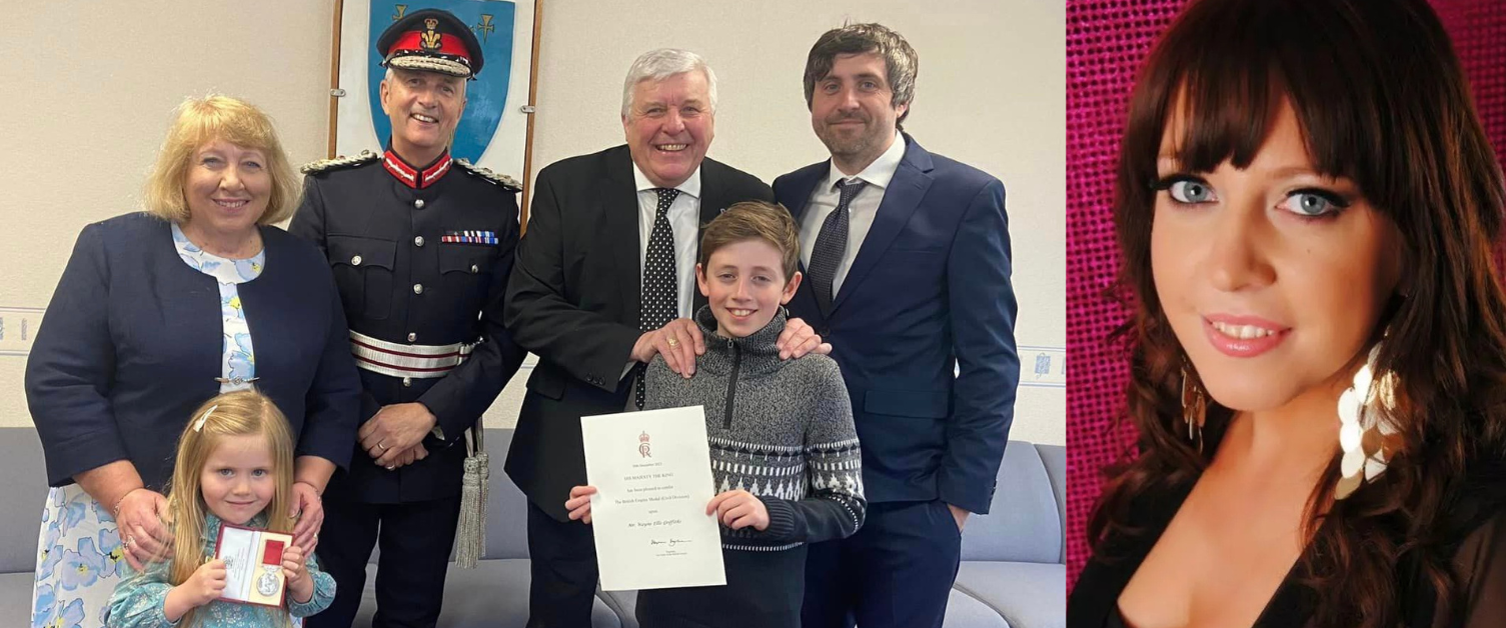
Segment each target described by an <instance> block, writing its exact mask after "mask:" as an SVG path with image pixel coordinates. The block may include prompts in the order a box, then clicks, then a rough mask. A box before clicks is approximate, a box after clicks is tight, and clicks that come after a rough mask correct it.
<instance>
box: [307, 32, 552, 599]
mask: <svg viewBox="0 0 1506 628" xmlns="http://www.w3.org/2000/svg"><path fill="white" fill-rule="evenodd" d="M455 24H459V22H458V20H454V18H453V16H449V14H447V13H443V12H441V11H420V12H416V13H414V14H410V16H409V18H407V19H405V20H402V21H399V22H397V23H394V24H393V26H392V27H391V28H389V29H388V33H387V34H384V35H383V37H382V39H381V41H380V42H379V44H378V46H379V47H380V48H381V49H382V50H384V51H389V49H390V51H389V52H387V53H386V56H387V61H386V63H387V64H389V65H393V66H396V67H403V68H406V69H418V70H423V71H432V72H443V73H449V74H455V75H460V76H468V75H469V73H470V72H471V71H472V69H471V68H475V69H479V66H480V58H479V50H477V49H476V46H475V45H474V38H473V37H471V38H470V39H469V41H468V42H467V41H464V40H465V39H466V38H467V37H469V35H470V33H469V30H468V29H464V27H463V25H461V26H459V27H458V30H459V31H463V32H456V29H454V28H451V27H453V26H454V25H455ZM447 28H450V30H449V31H447V30H446V29H447ZM414 29H417V32H418V33H419V35H414V32H415V31H414ZM436 29H437V30H436ZM435 32H439V33H441V34H444V35H446V36H444V37H440V36H431V35H432V34H433V33H435ZM451 32H454V33H455V34H454V36H453V37H451V36H449V35H448V34H449V33H451ZM457 39H458V40H462V41H459V42H458V43H457V41H456V40H457ZM393 42H397V43H396V44H394V43H393ZM404 42H406V43H404ZM420 42H423V43H420ZM394 45H395V46H396V47H393V46H394ZM405 45H407V46H409V47H410V48H412V47H414V46H420V45H430V46H431V47H432V48H433V51H434V54H433V55H426V54H424V51H423V50H420V49H417V48H413V49H411V50H410V49H401V48H402V47H403V46H405ZM467 47H469V49H470V50H471V51H475V54H474V55H472V56H470V57H467V56H465V55H466V52H467V50H466V48H467ZM400 49H401V50H400ZM395 59H396V60H395ZM410 64H417V65H410ZM462 72H464V74H462ZM303 171H304V173H305V174H307V177H306V179H305V188H304V198H303V204H302V206H301V207H300V209H299V211H298V213H297V214H296V215H295V216H294V218H293V221H292V224H291V225H290V226H289V229H288V230H289V231H291V232H293V233H294V234H296V235H299V236H302V237H304V238H307V239H309V240H311V241H313V242H314V243H316V244H317V245H318V246H319V247H320V248H321V249H322V250H323V251H324V253H325V257H326V258H327V259H328V260H329V264H330V266H331V269H332V270H333V272H334V276H335V283H336V285H337V287H338V289H339V293H340V299H341V301H342V302H343V304H344V308H345V315H346V319H347V322H348V324H349V326H350V348H351V353H352V354H353V355H354V356H355V360H356V365H357V366H358V367H359V368H360V374H361V381H362V384H363V394H362V401H361V414H360V418H361V421H362V422H365V421H368V420H370V419H371V418H372V416H373V415H375V414H376V413H377V411H378V410H380V409H381V408H382V407H383V406H388V405H394V404H402V403H412V402H417V403H421V404H423V405H424V406H425V407H427V408H428V410H429V411H430V412H431V413H433V415H434V416H435V417H436V419H437V422H436V424H435V427H434V430H433V431H432V433H431V434H430V435H428V436H426V437H425V438H424V441H423V445H424V447H425V448H427V449H428V451H429V456H428V457H427V458H425V459H423V460H419V461H416V462H414V463H413V464H411V465H407V466H403V467H398V468H396V469H387V468H383V467H382V466H379V465H377V464H376V462H375V460H374V459H372V458H371V456H370V455H369V454H368V453H367V452H366V451H365V450H363V449H362V448H361V446H360V444H359V443H357V445H356V452H355V453H354V455H353V457H352V462H351V464H350V470H349V471H348V472H346V471H337V472H336V473H335V475H334V477H333V478H332V479H331V480H330V483H329V487H328V489H327V490H326V491H325V494H324V508H325V520H324V527H323V529H322V532H323V534H322V536H321V539H322V540H321V541H320V543H319V547H318V548H317V552H318V555H319V558H320V560H321V561H322V562H323V563H324V564H325V566H326V568H327V569H328V571H329V572H330V573H331V574H332V575H334V577H335V580H336V582H337V583H338V585H339V586H338V588H337V595H336V599H335V602H334V604H332V605H331V606H330V608H329V609H328V610H326V611H324V612H323V613H320V614H319V615H317V616H315V617H312V618H310V620H309V622H308V625H309V626H310V627H311V628H318V627H322V626H331V627H333V626H338V627H340V628H346V627H348V626H350V625H351V622H352V621H353V619H354V618H355V615H356V613H357V611H358V609H359V606H360V603H361V596H362V590H363V589H364V585H365V579H366V571H365V567H366V564H367V562H368V560H369V559H370V556H371V551H372V547H373V545H374V544H375V543H376V542H377V540H378V536H379V535H380V541H381V556H380V562H379V563H378V565H377V568H378V572H379V576H378V578H377V583H376V598H377V611H376V616H375V617H374V618H373V625H375V626H433V625H434V624H435V622H437V620H438V617H439V611H440V607H441V599H442V596H443V593H444V577H445V571H446V568H447V567H448V559H449V555H450V550H451V547H452V545H453V543H454V540H455V527H456V523H457V519H458V517H459V512H460V503H461V497H460V495H461V478H462V474H463V465H464V462H465V458H466V445H465V435H464V434H465V431H466V430H467V428H470V427H472V426H473V425H479V423H478V422H479V420H480V417H481V414H482V413H483V412H484V411H485V410H486V409H487V408H488V407H489V406H490V405H491V403H492V402H493V401H494V400H495V399H496V397H497V394H498V393H500V392H501V390H502V387H503V386H504V385H505V384H506V383H507V381H508V380H509V379H511V378H512V375H513V374H514V373H515V372H516V371H517V369H518V366H519V365H520V364H521V363H522V361H523V357H524V355H525V353H524V352H523V351H522V350H521V349H519V348H518V346H517V345H515V344H514V343H513V341H512V339H511V337H510V336H509V335H508V333H507V331H506V330H505V329H504V328H503V326H502V304H503V296H504V293H505V291H506V286H507V280H508V276H509V274H510V272H511V269H512V262H513V253H514V248H515V247H516V245H517V242H518V204H517V198H516V193H517V192H518V191H519V189H520V186H519V185H518V184H517V182H516V181H514V180H512V179H511V178H508V177H505V176H501V175H496V174H493V173H491V172H490V171H488V170H485V169H481V168H477V167H475V166H473V165H471V164H469V163H468V162H466V161H465V160H456V159H452V158H451V156H450V154H449V153H448V151H446V152H445V153H444V154H443V155H441V156H440V157H439V158H438V159H437V160H435V161H434V162H433V163H430V164H421V165H415V164H409V163H407V162H405V161H404V160H403V159H402V158H401V157H399V156H398V155H397V153H396V152H394V151H393V150H391V149H390V148H389V149H388V150H387V151H385V152H384V153H382V154H375V153H372V152H369V151H367V152H363V153H362V154H361V155H360V156H357V157H353V158H340V159H331V160H325V161H321V162H315V163H313V164H310V165H308V166H305V167H304V169H303ZM482 507H483V508H484V504H483V505H482Z"/></svg>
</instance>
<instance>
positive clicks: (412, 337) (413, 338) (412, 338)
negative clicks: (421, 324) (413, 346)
mask: <svg viewBox="0 0 1506 628" xmlns="http://www.w3.org/2000/svg"><path fill="white" fill-rule="evenodd" d="M416 340H418V334H415V333H413V332H411V331H410V332H408V342H414V341H416Z"/></svg>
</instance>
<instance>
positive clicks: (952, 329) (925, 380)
mask: <svg viewBox="0 0 1506 628" xmlns="http://www.w3.org/2000/svg"><path fill="white" fill-rule="evenodd" d="M903 137H904V141H905V143H906V147H905V155H904V158H903V159H902V160H901V161H900V164H899V169H898V170H897V171H896V172H895V173H894V179H893V180H891V181H890V183H889V187H888V189H886V190H885V192H884V199H883V202H882V203H880V205H879V208H878V213H877V215H876V216H875V218H874V221H873V226H872V228H871V229H870V230H869V232H868V235H867V237H866V238H865V239H864V241H863V244H862V247H861V248H859V249H858V254H857V258H856V259H855V260H854V261H853V264H852V269H851V270H850V271H849V272H848V274H847V278H846V279H845V280H844V281H843V282H842V288H841V291H840V292H838V293H837V294H836V295H835V296H834V298H833V304H832V310H831V312H830V316H829V317H824V316H822V314H821V310H820V308H819V307H817V305H816V298H815V295H814V293H813V292H812V291H811V287H810V283H809V282H806V283H803V284H801V286H800V289H799V291H798V292H796V293H795V297H794V298H793V299H792V300H791V301H790V304H789V309H790V312H791V315H792V316H795V317H799V318H802V319H805V321H806V322H807V323H809V324H810V325H811V326H812V327H814V328H815V329H816V331H817V332H818V333H820V334H821V337H822V338H823V339H824V340H825V341H827V342H830V343H831V345H832V357H834V358H836V360H837V364H839V365H841V367H842V376H843V378H844V379H845V380H846V381H847V390H848V392H849V393H850V394H851V395H852V410H853V419H854V422H855V423H856V425H857V430H858V437H859V439H860V440H861V441H862V444H863V482H864V484H865V485H866V486H865V492H866V495H867V497H868V499H869V501H872V502H886V501H911V500H931V499H937V498H940V499H941V500H942V501H944V502H946V503H948V504H952V505H954V506H957V507H960V508H963V509H965V510H967V511H969V512H975V513H986V512H988V506H989V502H990V500H991V499H992V496H993V489H994V483H995V477H996V475H997V473H998V471H999V464H1000V462H1001V461H1002V459H1003V457H1004V445H1005V443H1006V442H1007V441H1008V440H1009V425H1010V422H1011V421H1012V420H1013V418H1014V400H1015V387H1016V385H1017V384H1018V383H1019V376H1020V360H1019V356H1018V354H1017V353H1016V351H1015V342H1014V323H1015V314H1016V311H1017V306H1016V303H1015V297H1014V289H1013V287H1012V286H1011V285H1010V280H1009V275H1010V247H1009V221H1008V217H1007V216H1006V215H1005V213H1004V184H1002V183H1000V182H999V180H998V179H995V178H993V177H991V176H989V175H988V174H986V173H984V172H982V171H980V170H978V169H976V168H973V167H971V166H967V165H965V164H961V163H958V162H956V161H953V160H951V159H948V158H946V157H943V156H941V155H933V154H931V153H929V152H926V150H925V149H924V148H921V147H920V145H919V144H917V143H915V140H914V139H912V138H911V137H910V136H909V135H904V136H903ZM830 167H831V166H830V162H829V161H823V162H821V163H818V164H812V165H810V166H806V167H804V168H801V169H799V170H796V171H794V172H791V173H789V174H786V175H784V176H782V177H779V178H778V179H775V180H774V195H775V197H777V198H778V199H779V201H780V202H781V203H782V204H784V206H785V207H788V208H789V209H790V212H791V213H792V214H794V216H795V222H796V224H799V223H800V221H801V219H802V216H803V214H804V213H805V209H806V207H807V205H809V203H810V198H811V193H812V192H813V191H814V190H815V187H816V185H817V184H818V183H820V182H821V181H822V180H823V179H825V177H826V176H827V174H828V173H829V172H830ZM802 244H803V245H804V246H812V245H814V244H815V243H814V242H804V243H802Z"/></svg>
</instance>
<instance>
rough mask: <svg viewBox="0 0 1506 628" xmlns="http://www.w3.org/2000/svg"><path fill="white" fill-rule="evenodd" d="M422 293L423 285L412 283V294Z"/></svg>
mask: <svg viewBox="0 0 1506 628" xmlns="http://www.w3.org/2000/svg"><path fill="white" fill-rule="evenodd" d="M423 293H424V285H423V284H421V283H416V284H413V294H423Z"/></svg>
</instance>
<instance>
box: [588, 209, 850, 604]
mask: <svg viewBox="0 0 1506 628" xmlns="http://www.w3.org/2000/svg"><path fill="white" fill-rule="evenodd" d="M799 260H800V241H799V230H798V229H797V228H796V226H795V221H794V220H793V219H791V218H790V214H789V212H788V211H786V210H785V209H784V208H783V207H779V206H776V205H772V204H769V203H764V202H745V203H737V204H735V205H733V206H731V207H729V208H727V210H726V211H725V212H723V213H722V214H721V215H720V216H718V217H717V218H716V219H715V220H713V221H711V224H710V225H708V226H707V227H706V231H705V234H704V235H703V236H702V238H701V253H700V263H698V264H696V283H697V285H699V287H700V290H701V294H703V295H705V296H706V297H707V299H708V301H709V302H708V304H707V305H706V306H705V307H702V308H701V309H700V311H698V312H696V314H695V321H696V323H697V324H698V325H700V327H701V333H702V334H703V335H704V336H705V338H706V353H705V354H704V355H702V356H700V357H699V358H697V359H696V370H695V376H694V377H691V378H688V379H687V378H684V377H681V376H679V375H676V374H675V373H674V372H672V371H670V370H669V367H668V366H667V365H666V364H665V362H664V359H663V358H662V357H655V358H654V361H653V363H652V364H650V365H649V367H648V371H647V374H646V375H645V404H644V409H647V410H654V409H660V408H679V407H685V406H697V405H699V406H704V407H705V409H706V434H707V437H708V440H709V441H710V444H711V468H712V473H713V475H714V477H715V480H716V486H717V492H718V494H717V496H716V497H714V498H712V500H711V502H710V503H709V504H707V505H706V512H707V514H710V513H712V512H715V513H717V518H718V520H719V521H720V523H721V525H722V555H723V561H724V563H725V565H726V570H727V584H726V585H725V586H720V587H691V588H681V589H656V590H649V591H642V592H639V594H638V604H637V617H638V621H639V623H640V624H642V626H643V628H665V627H671V626H674V627H679V626H685V627H690V626H695V627H705V626H715V627H717V628H732V627H739V626H748V627H757V628H798V626H799V625H800V604H801V601H802V599H803V596H804V589H805V544H806V543H813V542H817V541H825V540H830V539H838V538H844V537H847V536H850V535H851V534H852V533H853V532H856V531H857V529H858V527H859V526H861V525H862V524H863V514H864V511H865V509H866V505H867V502H866V501H865V500H864V499H863V481H862V476H863V473H862V459H861V456H860V454H859V451H858V437H857V432H856V431H855V430H854V428H853V424H852V405H851V402H850V401H849V400H848V396H847V388H846V386H845V385H844V384H843V382H842V372H841V370H839V369H838V368H837V363H836V362H835V361H834V360H832V359H830V358H828V357H826V356H823V355H808V356H806V357H803V358H801V359H798V360H790V361H781V360H780V359H779V349H778V348H776V347H775V346H774V343H775V340H777V339H778V338H779V333H780V332H781V331H783V330H784V323H785V318H786V313H785V311H784V308H783V307H782V306H783V304H785V303H788V302H789V300H790V298H791V297H793V296H794V295H795V289H796V288H797V287H799V285H800V273H799V272H797V270H796V268H797V265H798V263H799ZM595 492H596V490H595V489H594V488H592V487H588V486H578V487H575V489H574V490H572V491H571V492H570V495H571V499H570V500H569V501H567V502H566V503H565V507H566V508H568V509H570V510H571V513H570V518H571V519H581V520H583V521H585V522H586V523H590V508H591V503H590V499H591V498H590V496H591V494H593V493H595Z"/></svg>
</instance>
